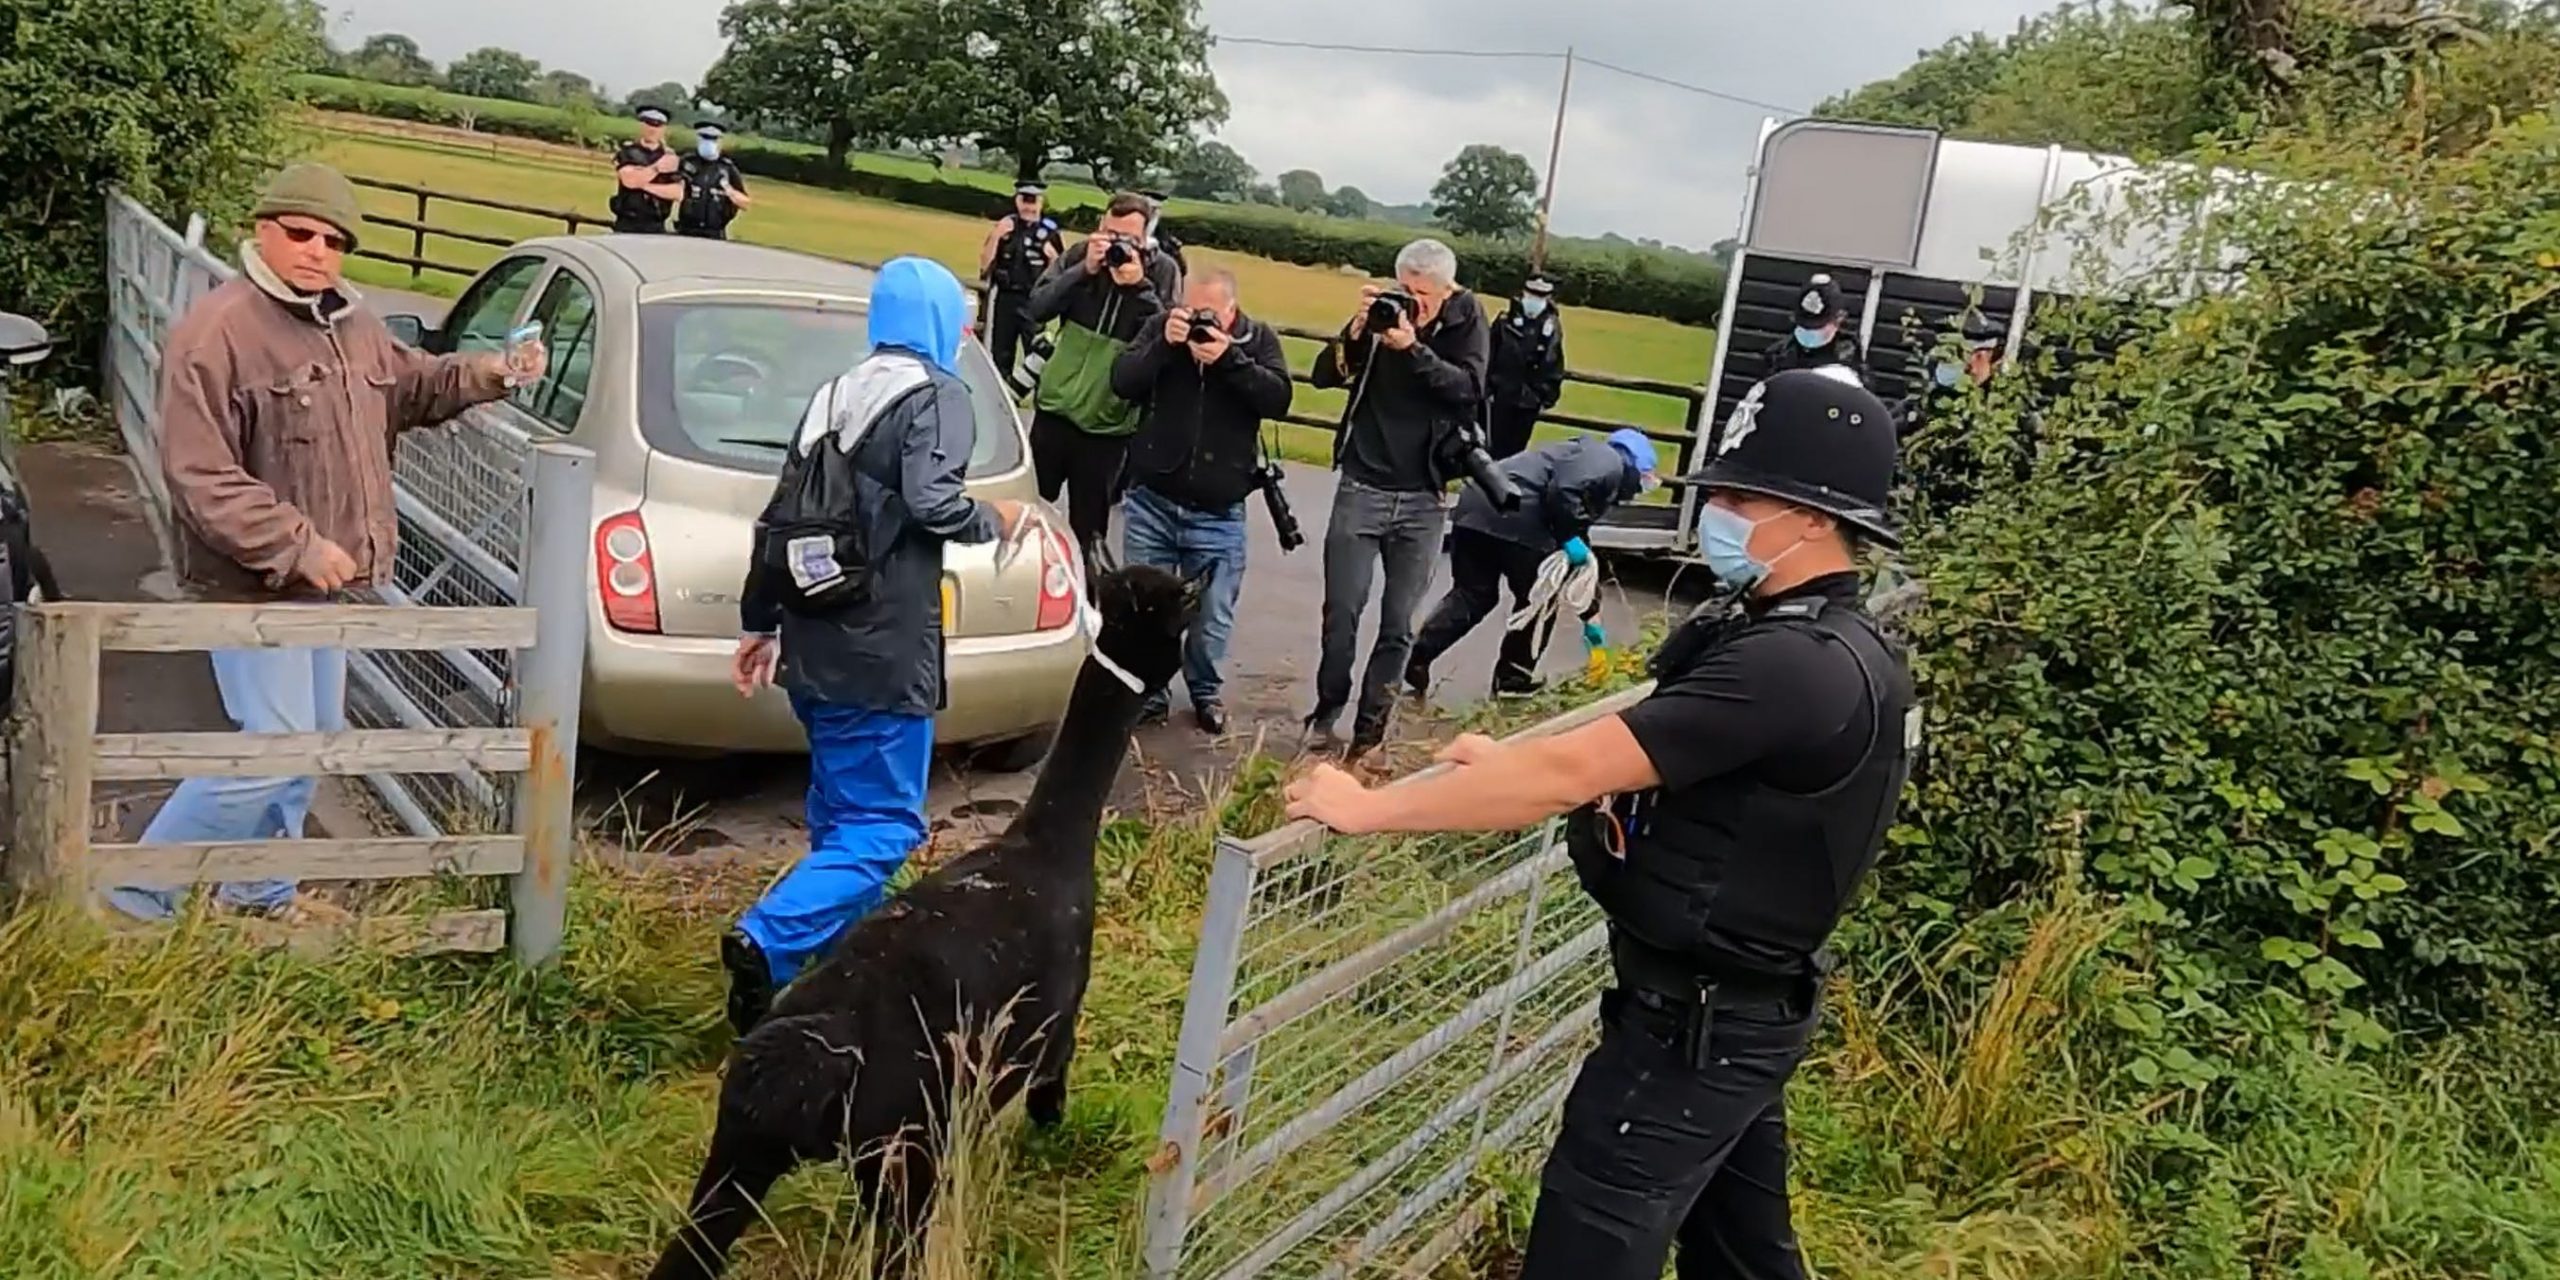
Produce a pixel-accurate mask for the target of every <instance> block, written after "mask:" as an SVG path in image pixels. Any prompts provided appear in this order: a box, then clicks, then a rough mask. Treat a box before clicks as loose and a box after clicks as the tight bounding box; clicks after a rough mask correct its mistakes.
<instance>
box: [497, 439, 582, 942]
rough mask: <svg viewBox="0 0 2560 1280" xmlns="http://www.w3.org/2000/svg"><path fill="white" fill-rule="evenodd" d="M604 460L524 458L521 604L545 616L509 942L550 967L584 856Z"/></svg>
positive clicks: (527, 672) (555, 452) (521, 790)
mask: <svg viewBox="0 0 2560 1280" xmlns="http://www.w3.org/2000/svg"><path fill="white" fill-rule="evenodd" d="M595 461H596V460H595V455H594V454H592V453H589V452H587V451H586V450H584V449H580V448H576V447H574V446H571V445H565V444H540V445H536V446H534V449H533V451H532V452H531V453H530V454H527V455H526V457H525V460H524V465H525V473H526V474H525V478H526V481H527V488H529V489H530V490H531V502H532V504H533V505H532V508H531V510H530V511H529V512H528V513H527V517H526V520H525V532H524V558H523V561H522V563H521V564H520V565H519V566H518V573H519V575H520V577H519V578H518V582H519V587H518V590H517V595H518V596H519V599H518V600H517V602H516V603H518V604H520V605H523V606H524V607H526V608H528V609H533V610H535V611H536V616H537V621H536V623H535V626H534V639H533V647H532V648H530V649H525V650H520V651H519V652H518V653H517V654H516V670H515V677H516V723H518V724H519V725H522V726H523V727H524V728H526V729H529V730H531V731H532V732H533V759H532V763H531V765H530V767H528V768H527V769H526V770H525V771H524V773H523V774H521V775H520V776H519V777H518V779H517V783H516V826H517V829H518V830H520V831H522V832H523V833H524V869H523V870H522V871H520V872H517V873H516V876H515V880H514V883H513V885H512V886H511V889H510V892H509V895H508V896H509V902H510V904H511V906H512V907H513V914H512V917H511V918H510V920H509V921H508V925H507V938H508V942H509V944H510V946H512V947H513V949H514V951H515V955H516V959H517V960H519V961H521V962H523V963H525V964H528V965H538V964H542V963H544V962H546V961H548V960H550V959H551V958H552V956H553V955H555V954H556V953H558V951H559V950H560V939H561V936H562V935H563V934H564V933H566V932H567V930H568V924H569V866H570V863H571V862H572V861H573V860H575V858H576V857H577V851H578V830H577V815H576V812H575V808H574V806H573V805H572V803H571V796H570V787H571V783H572V781H573V779H574V778H575V775H576V772H577V766H578V687H579V682H580V681H581V680H582V679H583V678H584V672H585V669H586V648H587V609H586V592H587V556H588V554H589V552H588V549H587V548H588V540H589V539H590V538H592V537H593V536H594V528H595V524H594V519H595Z"/></svg>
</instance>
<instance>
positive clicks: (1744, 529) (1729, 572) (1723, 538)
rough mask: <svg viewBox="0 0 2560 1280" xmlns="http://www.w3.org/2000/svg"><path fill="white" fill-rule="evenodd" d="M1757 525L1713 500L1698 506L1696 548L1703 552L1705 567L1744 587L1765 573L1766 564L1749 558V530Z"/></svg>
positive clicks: (1723, 580)
mask: <svg viewBox="0 0 2560 1280" xmlns="http://www.w3.org/2000/svg"><path fill="white" fill-rule="evenodd" d="M1759 527H1760V526H1759V525H1757V524H1755V523H1753V522H1752V521H1750V520H1747V519H1745V518H1743V516H1742V515H1741V514H1740V513H1739V512H1735V511H1729V510H1727V509H1725V508H1723V507H1719V506H1717V505H1715V504H1714V503H1712V502H1711V503H1708V504H1707V505H1706V506H1704V507H1701V508H1699V510H1698V549H1699V550H1700V551H1702V552H1704V553H1705V554H1706V557H1707V571H1708V572H1710V573H1713V574H1714V575H1716V581H1718V582H1721V583H1723V584H1725V585H1726V586H1728V587H1734V588H1738V589H1740V590H1743V591H1748V590H1750V589H1751V588H1753V587H1756V586H1759V585H1760V580H1761V579H1762V578H1766V577H1768V576H1769V566H1767V565H1765V564H1762V563H1760V562H1759V561H1757V560H1754V559H1752V558H1751V533H1752V531H1753V530H1755V529H1757V528H1759Z"/></svg>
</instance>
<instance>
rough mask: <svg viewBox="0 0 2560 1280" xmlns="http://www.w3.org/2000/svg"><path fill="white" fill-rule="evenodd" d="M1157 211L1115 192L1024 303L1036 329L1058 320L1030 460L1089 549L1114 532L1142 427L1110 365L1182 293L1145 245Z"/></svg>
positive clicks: (1044, 493)
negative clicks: (1096, 222) (1114, 515)
mask: <svg viewBox="0 0 2560 1280" xmlns="http://www.w3.org/2000/svg"><path fill="white" fill-rule="evenodd" d="M1154 209H1155V206H1154V205H1153V204H1152V203H1151V202H1149V201H1148V199H1147V198H1146V197H1145V196H1141V195H1137V194H1134V193H1131V192H1125V191H1124V192H1122V193H1120V194H1119V195H1116V196H1113V197H1112V198H1111V205H1110V207H1109V208H1107V209H1105V210H1104V211H1103V216H1102V223H1101V225H1100V226H1099V227H1097V228H1095V229H1094V233H1093V234H1092V235H1091V236H1088V237H1086V238H1085V241H1084V243H1082V244H1080V245H1077V246H1076V247H1075V248H1074V249H1073V250H1071V251H1069V252H1068V253H1067V254H1066V255H1065V256H1063V257H1061V258H1059V259H1058V260H1057V261H1056V262H1054V263H1051V264H1050V266H1049V270H1048V271H1047V273H1045V274H1043V275H1042V276H1041V277H1040V283H1038V284H1036V285H1034V286H1032V289H1031V299H1030V302H1029V303H1028V304H1027V305H1025V306H1024V308H1023V317H1022V318H1023V320H1024V321H1025V322H1026V323H1028V324H1030V325H1032V326H1034V327H1037V326H1039V325H1044V324H1047V323H1048V322H1050V321H1051V320H1056V321H1058V322H1059V323H1058V336H1057V337H1056V339H1055V340H1054V341H1053V342H1052V345H1051V351H1050V354H1049V357H1048V361H1047V363H1045V364H1043V365H1042V366H1041V369H1040V387H1039V390H1038V392H1037V393H1035V394H1034V396H1033V397H1032V407H1033V408H1034V409H1035V410H1036V412H1035V413H1034V414H1033V415H1032V418H1031V466H1032V469H1033V470H1034V471H1036V472H1037V473H1038V474H1039V477H1040V496H1041V497H1042V498H1044V499H1047V500H1048V501H1051V502H1055V501H1057V500H1058V495H1060V494H1061V493H1065V494H1067V524H1068V527H1070V528H1071V529H1073V530H1074V531H1075V535H1076V541H1077V542H1078V543H1079V544H1081V545H1082V546H1083V548H1084V549H1085V550H1086V551H1087V552H1088V553H1089V552H1091V551H1092V550H1093V549H1094V548H1095V547H1098V546H1100V545H1102V540H1103V539H1104V538H1106V537H1109V536H1110V533H1111V508H1112V507H1113V506H1114V505H1116V504H1117V503H1118V502H1119V501H1120V468H1121V464H1122V463H1124V462H1125V461H1127V459H1128V453H1129V436H1130V434H1131V433H1132V432H1134V431H1136V430H1137V429H1138V406H1137V405H1135V404H1133V403H1131V402H1130V401H1129V400H1127V399H1126V398H1124V397H1122V396H1121V395H1120V394H1119V393H1118V392H1116V391H1114V390H1112V386H1111V383H1112V378H1111V372H1112V365H1113V364H1114V363H1116V362H1117V361H1118V360H1119V359H1120V356H1121V353H1123V352H1125V351H1127V350H1128V349H1129V346H1130V344H1131V343H1133V342H1135V341H1137V339H1138V336H1139V335H1140V334H1142V333H1144V332H1146V331H1147V330H1148V329H1151V328H1154V327H1156V326H1157V325H1158V324H1160V323H1162V321H1161V318H1160V317H1161V316H1162V314H1163V313H1164V312H1165V311H1166V310H1168V309H1170V308H1172V307H1173V306H1175V305H1176V304H1178V303H1179V302H1180V301H1181V300H1182V280H1181V277H1180V276H1179V275H1178V274H1176V272H1175V270H1174V266H1173V261H1172V259H1170V258H1167V257H1165V256H1164V255H1162V254H1158V253H1154V252H1151V251H1149V250H1148V248H1147V221H1148V219H1149V218H1150V217H1151V216H1152V215H1153V213H1154ZM1070 490H1072V492H1069V491H1070Z"/></svg>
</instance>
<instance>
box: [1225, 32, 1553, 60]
mask: <svg viewBox="0 0 2560 1280" xmlns="http://www.w3.org/2000/svg"><path fill="white" fill-rule="evenodd" d="M1215 39H1216V40H1217V42H1218V43H1220V44H1250V45H1259V46H1261V47H1263V48H1266V49H1314V50H1317V51H1319V52H1323V53H1387V54H1395V55H1398V56H1401V57H1409V58H1529V59H1535V60H1537V61H1541V62H1562V61H1564V55H1563V54H1561V53H1545V52H1540V51H1537V50H1518V51H1506V50H1499V49H1407V48H1401V47H1397V46H1392V45H1374V44H1325V43H1321V42H1318V41H1312V40H1265V39H1262V38H1260V37H1258V36H1226V35H1222V36H1216V37H1215Z"/></svg>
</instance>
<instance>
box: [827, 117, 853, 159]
mask: <svg viewBox="0 0 2560 1280" xmlns="http://www.w3.org/2000/svg"><path fill="white" fill-rule="evenodd" d="M852 154H853V122H852V121H850V120H846V119H843V118H841V117H839V118H837V119H834V120H830V121H828V122H827V169H828V170H829V171H830V172H833V171H835V170H838V169H842V168H844V162H845V159H846V157H848V156H851V155H852Z"/></svg>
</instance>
